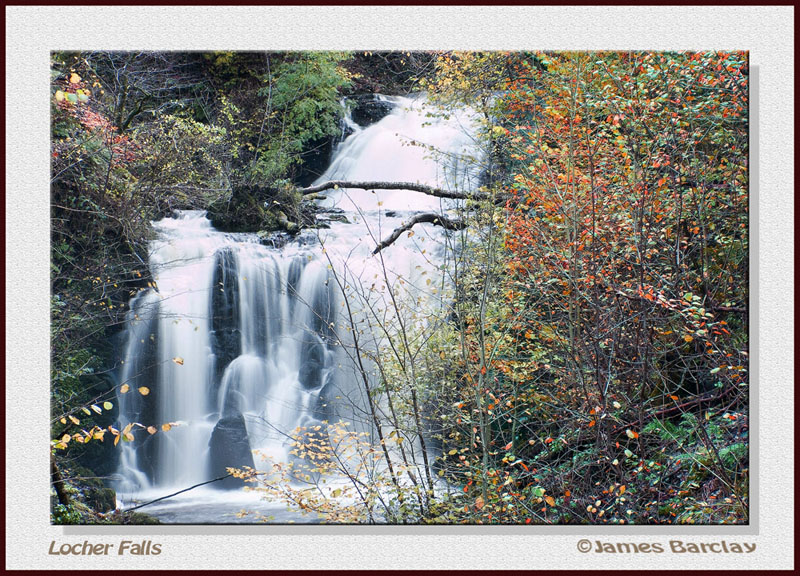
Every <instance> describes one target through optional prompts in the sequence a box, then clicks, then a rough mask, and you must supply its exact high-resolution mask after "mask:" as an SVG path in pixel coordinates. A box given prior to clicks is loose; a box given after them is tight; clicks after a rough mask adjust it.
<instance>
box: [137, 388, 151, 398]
mask: <svg viewBox="0 0 800 576" xmlns="http://www.w3.org/2000/svg"><path fill="white" fill-rule="evenodd" d="M139 394H141V395H142V396H147V395H148V394H150V388H148V387H147V386H140V387H139Z"/></svg>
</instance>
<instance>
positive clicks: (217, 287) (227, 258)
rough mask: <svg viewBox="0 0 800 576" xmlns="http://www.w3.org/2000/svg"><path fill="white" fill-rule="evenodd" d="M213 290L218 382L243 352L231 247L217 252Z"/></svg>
mask: <svg viewBox="0 0 800 576" xmlns="http://www.w3.org/2000/svg"><path fill="white" fill-rule="evenodd" d="M216 260H217V261H216V268H215V271H214V284H213V293H212V297H211V299H212V309H213V310H214V317H213V318H212V329H213V332H212V346H213V350H214V356H215V357H216V370H215V374H214V382H215V384H216V385H219V381H220V379H221V378H222V374H223V372H225V368H226V367H227V366H228V364H230V363H231V362H232V361H233V359H234V358H236V357H237V356H239V354H241V353H242V344H241V332H240V330H239V279H238V275H239V271H238V267H237V265H236V257H235V256H234V254H233V252H232V251H231V249H230V248H223V249H222V250H220V251H219V252H217V255H216Z"/></svg>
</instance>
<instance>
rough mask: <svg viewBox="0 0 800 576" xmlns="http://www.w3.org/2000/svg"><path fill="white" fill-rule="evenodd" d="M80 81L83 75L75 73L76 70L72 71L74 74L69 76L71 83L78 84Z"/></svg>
mask: <svg viewBox="0 0 800 576" xmlns="http://www.w3.org/2000/svg"><path fill="white" fill-rule="evenodd" d="M80 81H81V77H80V76H78V75H77V74H75V73H74V72H73V73H72V76H70V77H69V83H70V84H78V83H79V82H80Z"/></svg>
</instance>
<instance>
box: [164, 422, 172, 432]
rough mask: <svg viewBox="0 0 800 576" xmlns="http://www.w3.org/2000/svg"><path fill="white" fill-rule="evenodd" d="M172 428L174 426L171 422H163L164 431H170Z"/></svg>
mask: <svg viewBox="0 0 800 576" xmlns="http://www.w3.org/2000/svg"><path fill="white" fill-rule="evenodd" d="M170 428H172V426H171V425H170V424H162V425H161V429H162V430H163V431H164V432H167V431H169V429H170Z"/></svg>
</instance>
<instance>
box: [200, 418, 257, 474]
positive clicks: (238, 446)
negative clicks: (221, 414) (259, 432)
mask: <svg viewBox="0 0 800 576" xmlns="http://www.w3.org/2000/svg"><path fill="white" fill-rule="evenodd" d="M208 446H209V449H210V453H211V476H212V477H214V478H219V477H220V476H224V475H225V474H227V473H228V471H227V468H229V467H234V468H241V467H242V466H250V467H253V453H252V452H251V451H250V440H249V438H248V437H247V427H246V426H245V422H244V417H243V416H242V415H241V413H238V412H237V413H236V414H235V415H233V416H226V417H225V418H222V419H221V420H220V421H219V422H217V425H216V426H215V427H214V431H213V432H212V433H211V440H210V441H209V442H208ZM244 485H245V483H244V481H242V480H239V479H238V478H233V477H231V478H226V479H225V480H222V481H220V482H219V483H218V486H219V487H220V488H227V489H236V488H241V487H242V486H244Z"/></svg>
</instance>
